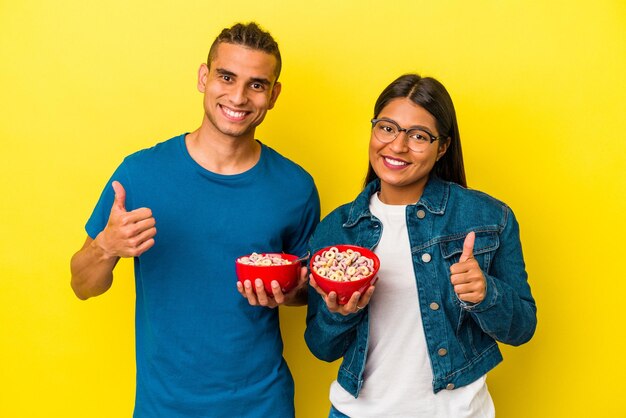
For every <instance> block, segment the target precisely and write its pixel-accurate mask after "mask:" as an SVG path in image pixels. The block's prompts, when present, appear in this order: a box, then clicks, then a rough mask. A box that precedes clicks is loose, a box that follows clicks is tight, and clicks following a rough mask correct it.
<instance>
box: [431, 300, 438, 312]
mask: <svg viewBox="0 0 626 418" xmlns="http://www.w3.org/2000/svg"><path fill="white" fill-rule="evenodd" d="M430 309H432V310H433V311H436V310H437V309H439V304H438V303H437V302H432V303H431V304H430Z"/></svg>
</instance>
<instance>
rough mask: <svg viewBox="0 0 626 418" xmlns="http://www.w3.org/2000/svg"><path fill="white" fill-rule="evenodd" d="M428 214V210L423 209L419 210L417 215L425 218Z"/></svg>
mask: <svg viewBox="0 0 626 418" xmlns="http://www.w3.org/2000/svg"><path fill="white" fill-rule="evenodd" d="M425 216H426V212H424V211H423V210H422V209H420V210H418V211H417V217H418V218H420V219H424V217H425Z"/></svg>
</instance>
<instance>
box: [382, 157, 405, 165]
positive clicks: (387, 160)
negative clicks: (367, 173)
mask: <svg viewBox="0 0 626 418" xmlns="http://www.w3.org/2000/svg"><path fill="white" fill-rule="evenodd" d="M385 161H386V162H387V163H388V164H391V165H395V166H402V165H407V163H405V162H404V161H398V160H392V159H391V158H385Z"/></svg>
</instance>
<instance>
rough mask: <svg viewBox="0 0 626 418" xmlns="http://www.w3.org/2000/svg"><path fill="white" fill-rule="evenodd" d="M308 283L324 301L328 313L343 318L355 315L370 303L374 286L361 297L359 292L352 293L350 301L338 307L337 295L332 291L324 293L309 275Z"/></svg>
mask: <svg viewBox="0 0 626 418" xmlns="http://www.w3.org/2000/svg"><path fill="white" fill-rule="evenodd" d="M375 281H376V278H374V280H373V281H372V283H375ZM309 283H310V284H311V286H312V287H313V289H315V290H316V291H317V293H319V294H320V296H321V297H322V298H323V299H324V302H326V306H327V307H328V310H329V311H331V312H338V313H340V314H342V315H344V316H345V315H349V314H353V313H357V312H358V311H360V310H361V309H363V308H365V306H367V304H368V303H369V302H370V299H371V298H372V294H373V293H374V290H375V288H374V285H372V286H370V287H368V288H367V290H366V291H365V293H364V294H363V295H361V294H360V293H359V292H354V293H353V294H352V296H351V297H350V300H348V302H347V303H346V304H345V305H340V304H339V303H338V302H337V293H336V292H334V291H333V292H330V293H329V294H326V293H324V291H323V290H322V289H321V288H320V287H319V286H318V285H317V283H316V282H315V279H314V278H313V275H311V278H310V280H309Z"/></svg>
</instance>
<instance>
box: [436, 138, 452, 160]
mask: <svg viewBox="0 0 626 418" xmlns="http://www.w3.org/2000/svg"><path fill="white" fill-rule="evenodd" d="M451 141H452V140H451V139H450V137H448V138H446V139H445V140H439V150H437V161H439V160H440V159H441V157H443V155H444V154H445V153H446V151H447V150H448V147H449V146H450V142H451Z"/></svg>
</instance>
